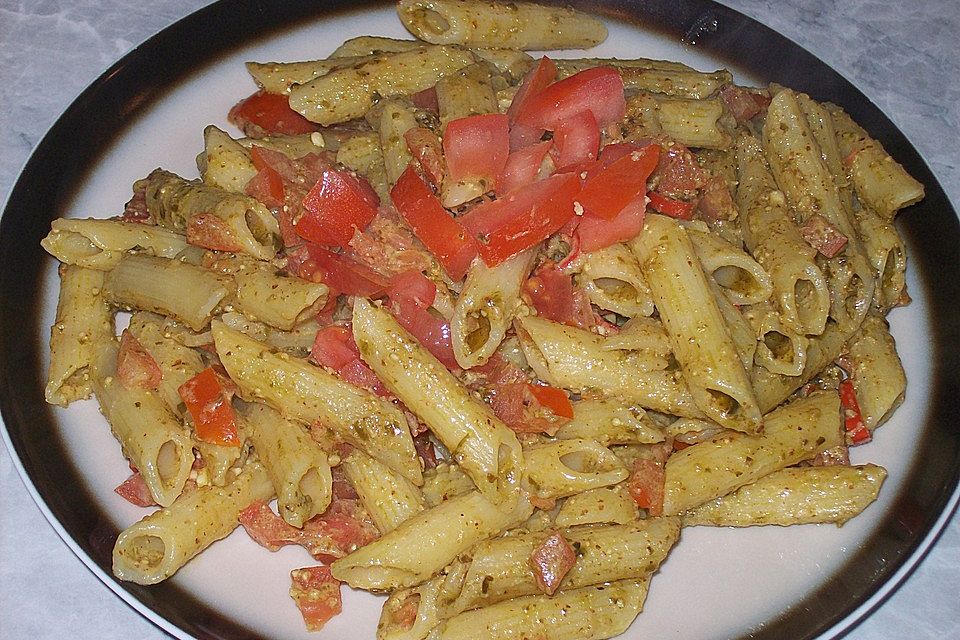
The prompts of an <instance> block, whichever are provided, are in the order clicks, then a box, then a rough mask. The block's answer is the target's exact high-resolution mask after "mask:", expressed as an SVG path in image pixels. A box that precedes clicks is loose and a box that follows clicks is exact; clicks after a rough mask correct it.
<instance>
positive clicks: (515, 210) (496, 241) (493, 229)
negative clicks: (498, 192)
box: [459, 173, 580, 267]
mask: <svg viewBox="0 0 960 640" xmlns="http://www.w3.org/2000/svg"><path fill="white" fill-rule="evenodd" d="M579 191H580V180H579V178H578V177H577V176H576V175H574V174H569V173H567V174H559V175H555V176H550V177H549V178H545V179H543V180H539V181H537V182H534V183H533V184H530V185H527V186H526V187H523V188H522V189H518V190H517V191H515V192H513V193H511V194H508V195H507V196H505V197H503V198H500V199H499V200H494V201H492V202H484V203H482V204H479V205H477V206H475V207H474V208H473V209H471V210H470V211H469V212H467V213H466V214H464V215H463V216H461V217H460V218H459V221H460V223H461V224H463V226H464V228H465V229H467V231H469V232H470V233H471V234H473V236H474V237H476V238H477V239H478V240H479V251H480V256H481V257H482V258H483V260H484V262H486V263H487V265H488V266H491V267H493V266H496V265H498V264H500V263H501V262H503V261H504V260H506V259H507V258H510V257H512V256H515V255H516V254H518V253H520V252H521V251H524V250H525V249H529V248H530V247H532V246H534V245H536V244H537V243H539V242H540V241H542V240H545V239H546V238H548V237H549V236H550V235H552V234H553V233H555V232H556V231H557V230H559V229H560V228H561V227H563V225H565V224H566V223H567V222H569V221H570V219H571V218H572V217H573V215H574V210H573V204H574V200H575V198H576V196H577V193H578V192H579Z"/></svg>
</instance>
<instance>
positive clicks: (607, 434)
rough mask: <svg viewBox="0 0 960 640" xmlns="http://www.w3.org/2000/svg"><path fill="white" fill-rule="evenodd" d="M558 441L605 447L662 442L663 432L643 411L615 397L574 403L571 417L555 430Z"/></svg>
mask: <svg viewBox="0 0 960 640" xmlns="http://www.w3.org/2000/svg"><path fill="white" fill-rule="evenodd" d="M556 437H557V438H558V439H560V440H569V439H573V438H582V439H586V440H593V441H595V442H597V443H599V444H601V445H602V446H604V447H607V446H610V445H612V444H641V443H644V444H651V443H654V442H663V440H664V436H663V430H662V429H660V427H658V426H657V425H656V423H654V422H653V420H651V419H650V417H649V416H647V412H646V411H644V410H643V409H642V408H640V407H638V406H636V405H632V404H629V403H627V402H624V401H623V400H619V399H617V398H593V399H589V400H578V401H577V402H574V403H573V418H572V419H571V420H570V421H569V422H565V423H564V424H563V425H561V426H560V429H559V430H557V433H556Z"/></svg>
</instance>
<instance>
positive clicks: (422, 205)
mask: <svg viewBox="0 0 960 640" xmlns="http://www.w3.org/2000/svg"><path fill="white" fill-rule="evenodd" d="M451 124H452V123H451ZM390 198H391V199H392V200H393V204H394V206H396V208H397V211H399V212H400V216H401V217H402V218H403V219H404V220H405V221H406V222H407V224H409V225H410V227H411V228H412V229H413V233H414V235H416V236H417V238H419V239H420V241H421V242H423V244H424V245H426V247H427V249H428V250H429V251H430V253H432V254H433V255H434V256H435V257H436V258H437V261H438V262H439V263H440V265H441V266H442V267H443V269H444V270H445V271H446V272H447V275H448V276H450V278H451V279H452V280H460V279H462V278H463V277H464V276H465V275H466V273H467V269H469V268H470V263H471V262H472V261H473V259H474V257H476V255H477V247H476V243H475V242H474V240H473V238H471V237H470V235H469V234H468V233H467V232H466V230H465V229H464V228H463V227H462V226H461V225H460V223H459V222H457V221H456V220H455V219H454V218H453V216H452V215H450V214H449V213H448V212H447V210H446V209H444V208H443V205H441V204H440V200H439V199H438V198H437V197H436V196H435V195H433V192H432V191H431V190H430V187H428V186H427V185H426V183H424V181H423V180H422V179H421V178H420V176H419V175H417V172H416V171H415V170H414V169H413V167H412V166H408V167H407V169H406V171H404V172H403V174H402V175H401V176H400V179H399V180H397V184H396V185H394V187H393V189H391V191H390Z"/></svg>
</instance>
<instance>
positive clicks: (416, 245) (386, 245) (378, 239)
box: [346, 207, 434, 277]
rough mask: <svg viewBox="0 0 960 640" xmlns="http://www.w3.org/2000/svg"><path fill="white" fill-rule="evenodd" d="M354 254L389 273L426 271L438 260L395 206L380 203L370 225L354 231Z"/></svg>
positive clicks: (371, 265) (380, 271) (360, 259)
mask: <svg viewBox="0 0 960 640" xmlns="http://www.w3.org/2000/svg"><path fill="white" fill-rule="evenodd" d="M346 254H347V255H349V256H350V257H351V258H355V259H356V260H357V261H359V262H361V263H363V264H364V265H366V266H367V267H369V268H371V269H373V270H374V271H376V272H377V273H381V274H383V275H385V276H387V277H390V276H395V275H399V274H401V273H403V272H405V271H426V270H428V269H430V268H432V267H433V265H434V260H433V258H432V257H431V256H430V253H429V252H428V251H427V249H426V247H424V246H423V243H421V242H420V241H419V240H417V238H416V236H415V235H414V234H413V231H412V230H411V229H410V227H409V226H408V225H407V224H406V223H405V222H404V221H403V219H402V218H401V217H400V214H399V213H398V212H397V211H396V209H395V208H394V207H380V210H379V211H377V216H376V217H375V218H374V219H373V220H372V221H371V222H370V224H369V225H368V226H367V228H366V229H365V230H364V231H362V232H360V231H358V232H356V233H355V234H353V238H352V239H351V240H350V249H349V251H347V252H346Z"/></svg>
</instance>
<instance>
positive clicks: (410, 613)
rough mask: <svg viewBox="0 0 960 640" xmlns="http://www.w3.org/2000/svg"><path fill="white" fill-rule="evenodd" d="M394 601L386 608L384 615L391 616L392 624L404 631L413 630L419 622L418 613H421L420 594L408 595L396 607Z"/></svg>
mask: <svg viewBox="0 0 960 640" xmlns="http://www.w3.org/2000/svg"><path fill="white" fill-rule="evenodd" d="M392 600H393V599H391V601H388V603H387V604H386V605H385V606H384V614H386V615H389V618H388V619H389V620H390V624H391V625H392V626H395V627H397V628H398V629H402V630H404V631H406V630H408V629H411V628H412V627H413V623H414V622H416V621H417V613H419V612H420V594H419V593H412V592H411V593H408V594H407V595H405V596H404V597H403V600H402V601H401V602H400V603H399V604H396V605H394V603H393V601H392ZM391 605H394V606H391Z"/></svg>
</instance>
